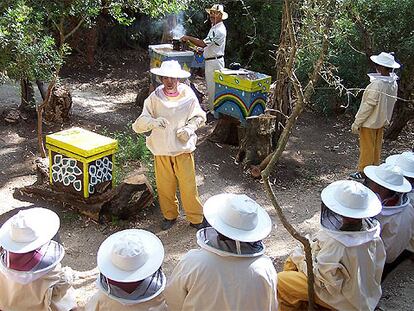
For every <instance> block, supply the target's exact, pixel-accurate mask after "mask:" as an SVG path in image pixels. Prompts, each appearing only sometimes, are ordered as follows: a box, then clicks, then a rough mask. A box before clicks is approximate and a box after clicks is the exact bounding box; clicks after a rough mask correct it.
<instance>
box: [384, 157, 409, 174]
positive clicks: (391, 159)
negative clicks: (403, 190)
mask: <svg viewBox="0 0 414 311" xmlns="http://www.w3.org/2000/svg"><path fill="white" fill-rule="evenodd" d="M399 156H400V154H393V155H390V156H389V157H388V158H386V159H385V163H389V164H391V165H395V166H398V167H399V168H400V169H401V171H402V172H403V175H404V176H406V177H410V178H414V172H408V171H405V170H404V169H403V168H402V167H401V166H399V165H398V163H397V161H398V157H399Z"/></svg>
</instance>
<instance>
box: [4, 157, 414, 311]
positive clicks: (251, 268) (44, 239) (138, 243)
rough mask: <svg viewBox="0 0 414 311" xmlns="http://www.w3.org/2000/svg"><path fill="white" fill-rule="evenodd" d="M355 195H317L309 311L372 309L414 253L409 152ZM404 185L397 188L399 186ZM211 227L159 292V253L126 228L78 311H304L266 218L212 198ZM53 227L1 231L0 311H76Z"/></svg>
mask: <svg viewBox="0 0 414 311" xmlns="http://www.w3.org/2000/svg"><path fill="white" fill-rule="evenodd" d="M364 173H365V175H366V180H365V183H364V185H363V184H361V183H358V182H356V181H350V180H341V181H336V182H333V183H332V184H330V185H328V186H327V187H326V188H325V189H323V191H322V193H321V200H322V204H321V217H320V223H321V229H320V230H319V232H318V233H317V234H316V236H315V237H314V238H313V239H312V240H311V247H312V258H313V273H314V277H315V283H314V285H315V294H316V296H315V302H316V303H317V305H318V306H319V309H320V310H374V309H375V307H376V305H377V303H378V301H379V299H380V298H381V277H382V273H383V269H384V264H386V263H387V264H388V263H392V262H393V261H395V260H396V258H398V256H400V255H401V254H402V253H403V252H404V250H406V249H408V250H410V251H412V250H414V243H413V241H414V240H413V236H414V209H413V206H412V205H411V204H410V198H412V197H413V191H412V185H411V183H413V181H414V153H411V152H404V153H402V154H399V155H394V156H391V157H389V158H387V160H386V163H384V164H381V165H379V166H368V167H366V168H365V169H364ZM404 176H405V177H404ZM203 213H204V217H205V219H206V220H207V221H208V223H209V224H210V227H206V228H203V229H200V230H199V231H198V232H197V234H196V239H197V244H198V246H199V248H198V249H194V250H190V251H189V252H188V253H187V254H186V255H184V257H183V258H182V259H181V261H180V262H179V263H178V265H177V266H176V267H175V269H174V270H173V272H172V275H171V276H170V277H169V280H168V282H167V280H166V277H165V275H164V273H163V271H162V268H161V266H162V263H163V260H164V247H163V245H162V243H161V241H160V239H159V238H158V237H157V236H155V235H154V234H152V233H150V232H148V231H145V230H140V229H128V230H123V231H119V232H116V233H114V234H112V235H111V236H109V237H108V238H107V239H106V240H105V241H104V242H103V243H102V244H101V246H100V247H99V250H98V254H97V265H98V269H99V272H100V273H99V276H98V277H97V280H96V286H97V288H98V291H97V292H96V294H95V295H93V296H92V297H91V298H90V299H89V300H88V302H87V303H86V306H85V310H87V311H89V310H117V311H122V310H153V311H157V310H173V311H176V310H177V311H178V310H184V311H190V310H191V311H195V310H203V311H205V310H207V311H210V310H211V311H213V310H229V311H230V310H247V311H250V310H268V311H273V310H275V311H276V310H306V308H307V307H306V306H307V302H308V288H307V264H306V260H305V255H304V251H303V250H302V249H301V248H297V249H295V250H294V251H293V252H292V253H291V255H290V256H289V257H288V259H287V261H286V262H285V265H284V269H283V271H282V272H279V273H276V270H275V268H274V266H273V263H272V261H271V260H270V258H269V257H267V256H266V255H265V254H264V252H265V246H264V244H263V242H262V240H263V239H264V238H266V237H267V236H268V235H269V234H270V232H271V229H272V222H271V219H270V217H269V215H268V214H267V212H266V211H265V210H264V209H263V208H262V207H261V206H260V205H259V204H258V203H256V202H255V201H254V200H252V199H251V198H249V197H248V196H246V195H239V194H229V193H223V194H219V195H215V196H213V197H211V198H209V199H208V200H207V202H206V203H205V204H204V207H203ZM59 225H60V222H59V217H58V216H57V215H56V214H55V213H54V212H52V211H50V210H48V209H44V208H31V209H27V210H22V211H19V212H18V213H17V214H16V215H14V216H13V217H11V218H10V219H9V220H7V221H6V222H5V223H4V225H3V226H2V227H1V228H0V246H1V253H0V289H1V290H0V310H2V311H23V310H34V311H37V310H39V311H40V310H52V311H55V310H59V311H69V310H80V308H79V307H78V306H77V303H76V299H75V293H74V289H73V288H72V286H71V283H72V280H71V273H70V271H71V270H70V269H67V268H66V269H65V268H62V267H61V265H60V261H61V260H62V258H63V255H64V249H63V246H62V245H61V244H60V243H59V242H57V241H56V240H59V239H57V238H56V235H57V232H58V229H59Z"/></svg>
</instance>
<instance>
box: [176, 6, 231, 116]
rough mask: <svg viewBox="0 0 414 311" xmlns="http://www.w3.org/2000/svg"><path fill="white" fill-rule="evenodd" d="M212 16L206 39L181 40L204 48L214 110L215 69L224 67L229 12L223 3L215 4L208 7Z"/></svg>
mask: <svg viewBox="0 0 414 311" xmlns="http://www.w3.org/2000/svg"><path fill="white" fill-rule="evenodd" d="M206 11H207V13H208V14H209V17H210V22H211V28H210V31H209V32H208V34H207V37H206V38H205V39H204V40H201V39H198V38H195V37H191V36H186V35H185V36H182V37H181V41H184V42H186V41H190V42H191V43H193V44H195V45H197V46H199V47H202V48H204V52H203V56H204V60H205V77H206V83H207V93H208V108H209V110H210V111H213V110H214V94H215V84H214V71H215V70H219V69H222V68H224V50H225V48H226V36H227V30H226V26H225V25H224V23H223V20H225V19H227V17H228V14H227V13H226V12H224V7H223V5H222V4H214V5H213V6H212V7H211V8H210V9H206Z"/></svg>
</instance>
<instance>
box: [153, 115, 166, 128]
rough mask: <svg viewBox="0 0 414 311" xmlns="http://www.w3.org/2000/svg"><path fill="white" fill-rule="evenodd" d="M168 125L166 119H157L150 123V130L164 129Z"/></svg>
mask: <svg viewBox="0 0 414 311" xmlns="http://www.w3.org/2000/svg"><path fill="white" fill-rule="evenodd" d="M168 124H170V122H168V120H167V119H166V118H163V117H159V118H156V119H154V120H153V121H152V124H151V125H152V128H166V127H167V125H168Z"/></svg>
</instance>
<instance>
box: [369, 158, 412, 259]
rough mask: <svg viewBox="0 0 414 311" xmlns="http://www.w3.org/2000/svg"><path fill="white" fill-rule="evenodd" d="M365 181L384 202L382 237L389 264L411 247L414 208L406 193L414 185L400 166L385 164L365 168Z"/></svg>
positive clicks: (381, 217)
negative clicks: (405, 176)
mask: <svg viewBox="0 0 414 311" xmlns="http://www.w3.org/2000/svg"><path fill="white" fill-rule="evenodd" d="M364 173H365V175H366V176H367V180H366V184H367V186H368V187H369V188H370V189H371V190H372V191H374V192H375V193H376V194H377V195H378V196H379V197H380V199H381V201H382V210H381V214H379V215H378V216H377V219H378V220H379V222H380V223H381V238H382V240H383V241H384V245H385V251H386V252H387V259H386V263H391V262H393V261H394V260H395V259H397V257H398V256H399V255H401V254H402V252H403V251H404V250H405V249H407V248H409V249H410V245H411V243H412V241H413V237H414V209H413V207H412V205H411V203H410V200H409V198H408V196H407V193H409V192H410V191H411V189H412V187H411V184H410V183H409V182H408V180H406V179H405V178H404V176H403V173H402V171H401V169H400V168H399V167H397V166H394V165H391V164H387V163H383V164H381V165H379V166H375V165H370V166H367V167H366V168H365V169H364Z"/></svg>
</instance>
